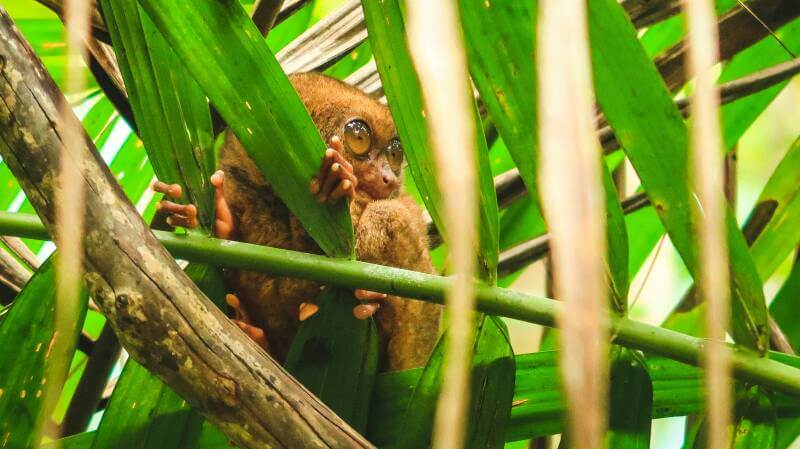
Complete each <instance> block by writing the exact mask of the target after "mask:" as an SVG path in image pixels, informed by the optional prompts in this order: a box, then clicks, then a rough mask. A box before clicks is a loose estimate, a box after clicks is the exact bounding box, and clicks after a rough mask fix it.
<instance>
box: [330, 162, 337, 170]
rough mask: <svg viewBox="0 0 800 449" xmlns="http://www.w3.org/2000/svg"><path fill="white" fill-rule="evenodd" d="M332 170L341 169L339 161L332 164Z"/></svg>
mask: <svg viewBox="0 0 800 449" xmlns="http://www.w3.org/2000/svg"><path fill="white" fill-rule="evenodd" d="M331 171H332V172H337V171H339V163H338V162H335V163H334V164H333V165H331Z"/></svg>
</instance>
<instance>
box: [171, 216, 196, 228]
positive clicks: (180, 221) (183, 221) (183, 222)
mask: <svg viewBox="0 0 800 449" xmlns="http://www.w3.org/2000/svg"><path fill="white" fill-rule="evenodd" d="M166 221H167V224H168V225H170V226H172V227H176V226H180V227H182V228H186V229H194V228H196V227H197V218H196V217H192V218H190V217H186V216H184V215H178V214H171V215H170V216H168V217H167V220H166Z"/></svg>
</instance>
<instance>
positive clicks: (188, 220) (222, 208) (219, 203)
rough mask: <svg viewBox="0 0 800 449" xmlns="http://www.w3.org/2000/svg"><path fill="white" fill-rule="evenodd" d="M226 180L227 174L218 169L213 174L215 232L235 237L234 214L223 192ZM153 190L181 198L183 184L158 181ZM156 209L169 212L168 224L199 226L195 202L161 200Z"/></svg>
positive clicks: (226, 236) (225, 237) (217, 234)
mask: <svg viewBox="0 0 800 449" xmlns="http://www.w3.org/2000/svg"><path fill="white" fill-rule="evenodd" d="M224 181H225V174H224V173H223V172H222V170H218V171H217V172H216V173H214V174H213V175H211V185H212V186H214V203H215V210H216V220H215V223H214V233H215V235H216V236H217V237H218V238H221V239H231V238H234V235H235V230H236V228H235V227H234V222H233V215H232V214H231V210H230V208H229V207H228V203H227V202H226V201H225V196H224V195H223V194H222V186H223V183H224ZM153 190H154V191H156V192H159V193H163V194H164V195H166V196H167V197H169V198H172V199H173V200H177V199H180V197H181V194H182V189H181V186H180V185H178V184H167V183H165V182H161V181H156V182H155V183H153ZM156 210H157V211H159V212H163V213H166V214H167V224H169V225H170V226H181V227H184V228H188V229H194V228H196V227H197V226H198V221H197V206H195V205H194V204H186V205H184V204H178V203H174V202H172V201H168V200H161V201H160V202H159V203H158V204H157V205H156Z"/></svg>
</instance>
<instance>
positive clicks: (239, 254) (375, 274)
mask: <svg viewBox="0 0 800 449" xmlns="http://www.w3.org/2000/svg"><path fill="white" fill-rule="evenodd" d="M154 233H155V235H156V237H157V238H158V239H159V240H160V241H161V243H162V244H163V245H164V247H165V248H167V250H169V251H170V252H171V253H172V254H173V255H174V256H175V257H177V258H183V259H187V260H191V261H194V262H205V263H209V264H212V265H217V266H226V267H233V268H242V269H247V270H255V271H264V272H267V273H273V274H280V275H281V276H288V277H297V278H302V279H312V280H316V281H320V282H325V283H330V284H335V285H339V286H342V287H349V288H364V289H367V290H372V291H377V292H385V293H389V294H392V295H397V296H401V297H410V298H417V299H420V300H423V301H430V302H436V303H441V302H442V299H443V297H444V292H445V289H446V288H447V284H448V280H447V278H446V277H442V276H436V275H432V274H425V273H418V272H415V271H409V270H403V269H400V268H392V267H385V266H382V265H374V264H370V263H366V262H359V261H355V260H341V259H331V258H328V257H325V256H319V255H315V254H306V253H301V252H297V251H289V250H285V249H280V248H271V247H266V246H259V245H252V244H249V243H241V242H232V241H227V240H219V239H212V238H204V237H197V236H192V235H179V234H175V233H170V232H163V231H154ZM0 235H14V236H17V237H27V238H33V239H49V238H50V237H49V235H48V234H47V232H46V231H45V229H44V227H43V226H42V225H41V223H40V222H39V220H38V218H37V217H36V216H35V215H31V214H19V213H9V212H0ZM476 294H477V309H478V310H479V311H481V312H485V313H488V314H491V315H500V316H504V317H508V318H513V319H516V320H520V321H525V322H529V323H536V324H540V325H544V326H551V327H552V326H553V325H554V323H555V317H556V316H557V315H558V314H559V312H561V310H562V307H561V304H560V303H559V302H558V301H555V300H552V299H549V298H544V297H541V296H534V295H529V294H526V293H522V292H518V291H514V290H510V289H505V288H499V287H490V286H487V285H485V284H483V283H478V284H477V286H476ZM610 325H611V335H612V336H613V338H612V342H613V343H615V344H619V345H622V346H626V347H629V348H633V349H639V350H642V351H645V352H648V353H651V354H656V355H661V356H664V357H667V358H670V359H673V360H677V361H680V362H684V363H687V364H690V365H694V366H698V365H699V358H700V355H701V354H702V351H703V349H704V346H705V340H704V339H701V338H697V337H692V336H690V335H686V334H682V333H679V332H675V331H671V330H668V329H663V328H661V327H658V326H653V325H651V324H646V323H642V322H639V321H634V320H631V319H629V318H622V317H616V316H612V317H611V318H610ZM731 348H732V349H733V355H732V362H733V370H734V374H735V376H736V378H737V379H740V380H743V381H748V382H752V383H755V384H758V385H763V386H765V387H767V388H770V389H773V390H775V391H779V392H782V393H785V394H788V395H791V396H795V397H800V369H797V368H794V367H792V366H788V365H786V364H783V363H780V362H777V361H775V360H770V359H765V358H761V357H758V354H757V353H755V352H753V351H751V350H748V349H746V348H743V347H740V346H731Z"/></svg>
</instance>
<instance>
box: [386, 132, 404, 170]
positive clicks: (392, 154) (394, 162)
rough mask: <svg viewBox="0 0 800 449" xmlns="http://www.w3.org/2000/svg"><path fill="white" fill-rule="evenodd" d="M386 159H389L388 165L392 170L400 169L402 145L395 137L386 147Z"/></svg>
mask: <svg viewBox="0 0 800 449" xmlns="http://www.w3.org/2000/svg"><path fill="white" fill-rule="evenodd" d="M386 159H388V160H389V165H391V166H392V170H394V171H398V170H400V167H401V166H402V165H403V145H402V144H401V143H400V140H398V139H397V138H394V139H392V140H391V141H389V146H387V147H386Z"/></svg>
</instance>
